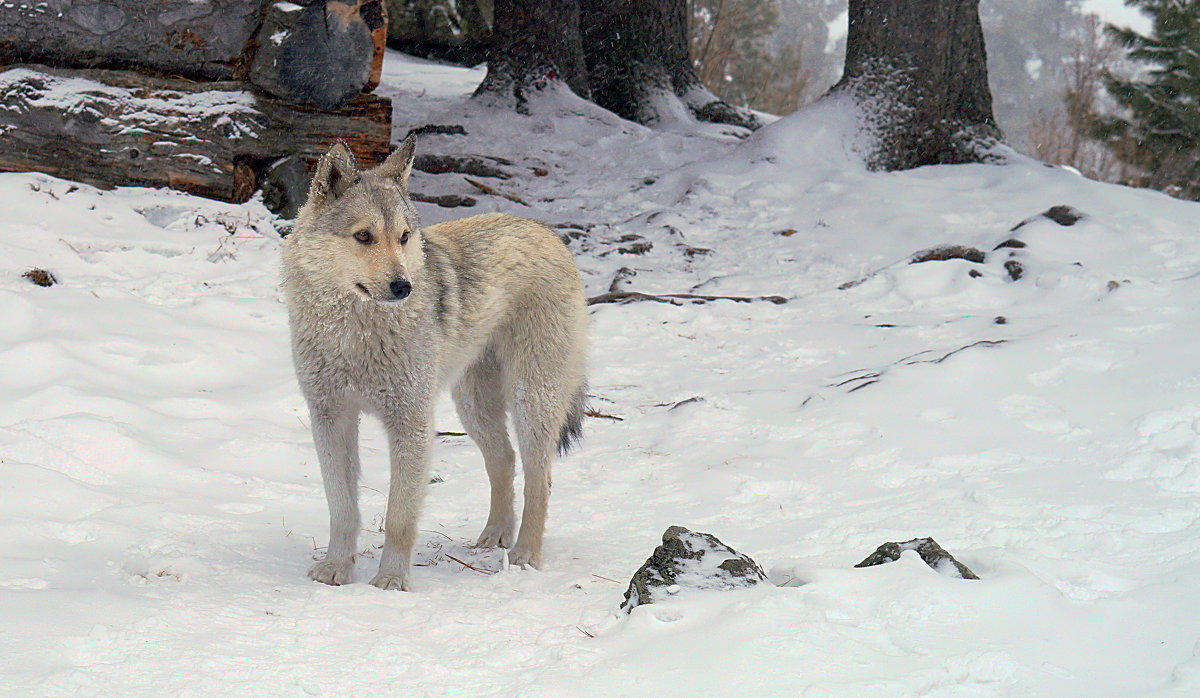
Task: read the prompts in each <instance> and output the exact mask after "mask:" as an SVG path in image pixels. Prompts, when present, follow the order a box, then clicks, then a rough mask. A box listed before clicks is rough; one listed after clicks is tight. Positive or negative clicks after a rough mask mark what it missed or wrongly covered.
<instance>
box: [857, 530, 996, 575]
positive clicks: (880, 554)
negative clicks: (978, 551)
mask: <svg viewBox="0 0 1200 698" xmlns="http://www.w3.org/2000/svg"><path fill="white" fill-rule="evenodd" d="M905 550H915V551H917V554H918V555H920V556H921V559H922V560H924V561H925V564H927V565H929V566H930V567H932V568H933V569H935V570H937V571H938V572H940V573H942V574H951V575H953V576H955V577H958V578H960V579H979V577H978V576H977V575H976V574H975V573H974V572H972V571H971V570H970V569H969V568H968V567H967V566H966V565H964V564H962V563H961V562H959V561H958V560H955V559H954V556H953V555H951V554H950V553H948V552H946V551H945V550H944V549H943V548H942V546H940V545H938V544H937V541H935V540H934V539H932V538H913V539H912V540H910V541H905V542H903V543H884V544H883V545H881V546H879V548H877V549H876V550H875V552H873V553H871V554H870V556H868V557H867V559H866V560H863V561H862V562H860V563H858V564H857V565H855V567H874V566H875V565H882V564H884V563H887V562H895V561H896V560H899V559H900V553H902V552H904V551H905Z"/></svg>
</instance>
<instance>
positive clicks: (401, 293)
mask: <svg viewBox="0 0 1200 698" xmlns="http://www.w3.org/2000/svg"><path fill="white" fill-rule="evenodd" d="M388 290H389V291H391V292H392V297H393V298H395V299H396V300H398V301H399V300H404V299H405V298H408V294H410V293H412V284H410V283H408V279H392V283H390V284H388Z"/></svg>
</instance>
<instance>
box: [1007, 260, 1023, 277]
mask: <svg viewBox="0 0 1200 698" xmlns="http://www.w3.org/2000/svg"><path fill="white" fill-rule="evenodd" d="M1004 270H1005V271H1007V272H1008V278H1010V279H1012V280H1013V281H1016V280H1017V279H1020V278H1021V276H1022V275H1024V274H1025V267H1023V266H1021V263H1020V262H1018V261H1017V260H1015V259H1010V260H1008V261H1007V262H1005V263H1004Z"/></svg>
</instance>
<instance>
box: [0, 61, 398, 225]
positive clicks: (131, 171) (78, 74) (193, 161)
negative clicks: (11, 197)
mask: <svg viewBox="0 0 1200 698" xmlns="http://www.w3.org/2000/svg"><path fill="white" fill-rule="evenodd" d="M248 88H249V86H248V85H247V84H246V83H241V82H212V83H194V82H191V81H188V80H181V79H169V78H159V77H150V76H147V75H143V74H140V73H135V72H127V71H117V70H70V69H64V68H47V67H44V66H37V65H14V66H11V67H8V68H5V69H0V104H3V105H4V108H3V109H0V134H3V137H4V147H3V148H0V171H18V172H20V171H28V170H34V171H38V172H46V173H49V174H52V175H56V176H59V177H65V178H68V179H74V180H77V181H81V182H86V183H88V184H93V185H96V186H100V187H112V186H116V185H134V186H152V187H161V186H169V187H172V188H175V189H182V190H184V191H189V192H192V193H195V194H199V195H201V196H207V197H210V198H214V199H222V200H224V201H234V202H242V201H245V200H246V199H248V198H250V195H251V194H253V193H254V191H255V190H256V189H257V188H258V186H259V184H260V180H261V179H262V176H263V174H264V171H265V170H266V169H267V168H268V166H269V165H271V164H273V163H274V162H275V161H276V160H278V159H279V158H283V157H286V156H296V157H297V158H298V159H299V160H300V162H301V164H307V165H310V166H311V164H312V163H315V162H316V160H317V159H319V157H320V156H321V155H322V154H323V153H324V152H325V150H326V149H327V148H328V147H329V145H330V143H332V142H333V141H334V140H336V139H339V138H340V139H344V140H346V141H347V142H348V143H349V145H350V148H351V150H353V151H354V153H355V155H356V156H357V157H358V158H359V159H360V160H361V161H364V162H378V161H380V160H382V159H383V158H384V157H385V156H386V155H387V153H388V146H389V141H390V137H391V113H392V109H391V102H390V101H389V100H387V99H385V98H382V97H377V96H374V95H365V94H364V95H358V96H357V97H355V98H354V99H353V100H352V101H351V102H350V103H349V104H347V105H345V106H344V107H342V108H341V109H338V110H337V111H319V110H315V109H309V108H305V107H298V106H293V105H289V104H286V103H284V102H281V101H279V100H276V99H273V98H271V97H268V96H264V95H261V94H258V93H255V92H252V91H250V90H249V89H248ZM301 179H303V177H302V176H301Z"/></svg>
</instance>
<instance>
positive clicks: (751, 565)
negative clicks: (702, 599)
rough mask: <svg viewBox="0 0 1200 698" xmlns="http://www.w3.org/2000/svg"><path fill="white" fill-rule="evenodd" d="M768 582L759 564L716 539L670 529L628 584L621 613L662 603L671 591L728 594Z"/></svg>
mask: <svg viewBox="0 0 1200 698" xmlns="http://www.w3.org/2000/svg"><path fill="white" fill-rule="evenodd" d="M766 579H767V575H766V573H765V572H763V570H762V568H761V567H759V566H758V563H756V562H755V561H754V560H751V559H750V558H749V557H748V556H746V555H743V554H741V553H739V552H737V551H736V550H734V549H733V548H730V547H729V546H727V545H725V544H724V543H722V542H721V541H719V540H717V538H716V536H713V535H710V534H708V533H697V532H695V531H689V530H688V529H686V528H684V527H682V526H671V527H670V528H668V529H667V530H666V532H664V533H663V536H662V545H660V546H658V547H657V548H655V549H654V553H653V554H652V555H651V556H650V558H649V559H648V560H646V564H644V565H642V567H641V569H639V570H638V571H637V572H636V573H634V575H633V579H631V580H630V581H629V589H628V590H626V592H625V602H624V603H622V604H621V609H622V610H624V611H626V612H628V611H630V610H632V609H633V608H634V607H636V606H641V605H642V604H647V603H654V602H656V601H661V600H663V599H665V598H667V597H669V596H670V595H672V593H673V592H672V591H669V589H670V588H671V587H676V586H677V587H679V588H681V589H705V590H715V591H725V590H729V589H743V588H746V587H752V586H755V585H756V584H760V583H762V582H764V581H766Z"/></svg>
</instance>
